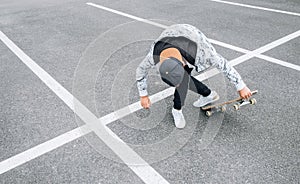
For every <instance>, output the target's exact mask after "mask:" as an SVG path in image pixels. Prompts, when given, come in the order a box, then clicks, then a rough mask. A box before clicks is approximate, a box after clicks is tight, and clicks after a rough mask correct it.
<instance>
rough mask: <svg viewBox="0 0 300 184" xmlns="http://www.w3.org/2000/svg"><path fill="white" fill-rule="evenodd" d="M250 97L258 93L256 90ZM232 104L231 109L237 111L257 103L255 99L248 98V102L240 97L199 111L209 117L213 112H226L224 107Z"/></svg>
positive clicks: (207, 106)
mask: <svg viewBox="0 0 300 184" xmlns="http://www.w3.org/2000/svg"><path fill="white" fill-rule="evenodd" d="M251 93H252V95H255V94H256V93H258V90H255V91H252V92H251ZM231 103H234V105H233V108H234V109H235V110H236V111H237V110H239V109H240V108H241V107H242V106H245V105H248V104H251V105H255V104H256V103H257V101H256V99H255V98H250V99H249V100H246V99H242V98H241V97H239V98H236V99H233V100H229V101H227V102H223V103H219V104H210V105H206V106H204V107H201V110H203V111H204V112H205V115H206V116H208V117H210V116H212V115H213V113H215V112H225V111H226V105H228V104H231Z"/></svg>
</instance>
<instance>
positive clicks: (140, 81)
mask: <svg viewBox="0 0 300 184" xmlns="http://www.w3.org/2000/svg"><path fill="white" fill-rule="evenodd" d="M150 57H151V53H150V52H149V53H148V55H147V56H146V57H145V59H143V61H142V62H141V63H140V64H139V66H138V67H137V69H136V80H137V88H138V91H139V96H140V101H141V105H142V107H143V108H146V109H148V108H149V107H150V105H151V102H150V99H149V97H148V92H147V76H148V71H149V69H150V68H151V67H153V66H154V65H155V64H154V63H151V60H150Z"/></svg>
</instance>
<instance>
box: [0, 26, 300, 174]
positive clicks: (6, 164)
mask: <svg viewBox="0 0 300 184" xmlns="http://www.w3.org/2000/svg"><path fill="white" fill-rule="evenodd" d="M298 32H299V31H298ZM297 35H298V34H297V32H296V33H292V34H290V35H287V36H285V37H283V38H281V39H279V40H277V41H274V42H272V43H270V44H267V45H266V46H263V47H261V48H259V49H256V50H255V52H254V51H252V52H251V51H247V50H245V49H241V48H240V49H239V50H240V51H241V52H245V53H246V54H245V55H243V56H240V57H238V58H236V59H234V60H231V61H230V64H231V65H232V66H235V65H237V64H240V63H242V62H243V61H246V60H247V59H250V58H252V57H255V56H257V57H262V58H263V59H268V60H272V62H274V63H277V64H278V63H282V65H286V64H288V63H286V62H283V61H280V60H277V59H274V58H270V57H268V56H264V55H260V53H262V52H266V51H267V50H270V49H272V48H274V47H277V46H278V45H280V44H283V43H285V42H287V41H289V40H291V39H293V38H295V37H297ZM0 38H1V40H2V41H3V42H4V43H5V44H6V45H7V46H8V47H9V48H10V49H11V50H12V49H13V50H14V49H17V51H16V52H15V54H16V55H17V54H18V55H17V56H18V57H22V58H25V59H26V60H31V59H30V58H29V57H28V56H27V55H26V54H25V53H23V51H21V50H20V49H18V48H16V46H13V45H14V44H13V43H10V42H11V41H10V40H9V39H8V38H7V37H6V36H5V35H4V34H3V33H2V32H1V31H0ZM9 43H10V44H9ZM32 62H33V61H32ZM33 64H34V63H33ZM36 67H38V68H39V66H38V65H37V66H36ZM291 67H292V68H293V67H295V68H294V69H297V70H299V66H294V65H291ZM35 73H38V74H39V73H41V72H37V71H36V72H35ZM42 73H43V72H42ZM218 73H219V72H218V70H217V69H212V70H209V71H207V72H205V73H202V74H200V75H198V76H196V78H197V79H198V80H200V81H203V80H205V79H208V78H210V77H213V76H214V75H216V74H218ZM46 76H48V77H49V74H48V75H46ZM44 80H45V81H46V82H47V81H48V83H53V84H59V83H57V82H56V81H55V80H54V79H53V80H54V81H53V80H49V79H47V77H45V79H44ZM48 87H49V86H48ZM53 87H55V85H54V86H53ZM61 87H62V86H60V87H56V88H57V89H56V91H57V93H61V91H64V90H65V89H60V88H61ZM64 92H66V91H64ZM173 92H174V88H167V89H165V90H163V91H161V92H159V93H156V94H154V95H151V96H150V99H151V101H152V103H156V102H158V101H160V100H162V99H164V98H166V97H168V96H170V95H172V94H173ZM68 95H71V94H66V97H67V96H68ZM67 102H69V101H68V100H67V101H66V102H65V103H67ZM71 102H72V101H71ZM68 106H69V107H70V108H71V109H72V110H74V108H73V104H72V103H71V104H69V105H68ZM139 109H141V106H140V104H139V102H136V103H133V104H131V105H129V106H127V107H124V108H122V109H119V110H117V111H115V112H112V113H110V114H108V115H106V116H103V117H101V118H99V121H101V122H102V123H103V125H108V124H109V123H111V122H114V121H116V120H118V119H120V118H122V117H124V116H126V115H128V114H130V113H133V112H135V111H137V110H139ZM91 131H92V130H91V129H90V128H89V127H88V126H87V125H83V126H81V127H79V128H76V129H74V130H71V131H69V132H67V133H64V134H62V135H60V136H58V137H56V138H53V139H51V140H49V141H47V142H44V143H42V144H40V145H37V146H35V147H33V148H31V149H29V150H27V151H24V152H22V153H20V154H17V155H15V156H13V157H10V158H8V159H6V160H4V161H2V162H0V174H2V173H4V172H6V171H9V170H11V169H13V168H15V167H17V166H20V165H22V164H24V163H26V162H28V161H30V160H32V159H34V158H37V157H39V156H41V155H43V154H45V153H47V152H50V151H52V150H54V149H56V148H58V147H60V146H62V145H64V144H66V143H68V142H71V141H73V140H75V139H77V138H79V137H81V136H84V135H86V134H87V133H90V132H91ZM111 133H112V132H111ZM58 140H59V141H58ZM132 169H136V170H139V169H137V168H132ZM136 172H138V171H136Z"/></svg>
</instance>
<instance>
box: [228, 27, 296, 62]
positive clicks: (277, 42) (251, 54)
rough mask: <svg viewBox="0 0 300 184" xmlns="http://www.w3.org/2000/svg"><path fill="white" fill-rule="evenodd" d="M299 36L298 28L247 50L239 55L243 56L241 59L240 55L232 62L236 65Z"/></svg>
mask: <svg viewBox="0 0 300 184" xmlns="http://www.w3.org/2000/svg"><path fill="white" fill-rule="evenodd" d="M299 36H300V30H298V31H296V32H294V33H291V34H289V35H287V36H284V37H282V38H280V39H278V40H275V41H273V42H271V43H269V44H267V45H265V46H262V47H260V48H258V49H255V50H254V51H251V52H248V53H247V54H245V55H243V56H241V57H243V59H241V57H239V58H237V59H234V60H232V64H234V65H237V64H239V63H241V62H243V61H244V60H248V59H250V58H252V57H256V56H257V55H260V54H262V53H264V52H267V51H269V50H271V49H273V48H275V47H277V46H279V45H282V44H284V43H286V42H288V41H290V40H292V39H294V38H297V37H299Z"/></svg>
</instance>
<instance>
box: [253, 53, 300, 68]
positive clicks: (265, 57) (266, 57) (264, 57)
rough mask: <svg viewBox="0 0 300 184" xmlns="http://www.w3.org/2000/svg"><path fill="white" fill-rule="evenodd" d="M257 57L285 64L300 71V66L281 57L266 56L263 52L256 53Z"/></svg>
mask: <svg viewBox="0 0 300 184" xmlns="http://www.w3.org/2000/svg"><path fill="white" fill-rule="evenodd" d="M256 57H258V58H260V59H264V60H266V61H269V62H272V63H275V64H278V65H281V66H284V67H287V68H291V69H293V70H298V71H300V66H298V65H295V64H292V63H288V62H285V61H281V60H279V59H275V58H272V57H269V56H265V55H261V54H259V55H256Z"/></svg>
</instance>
